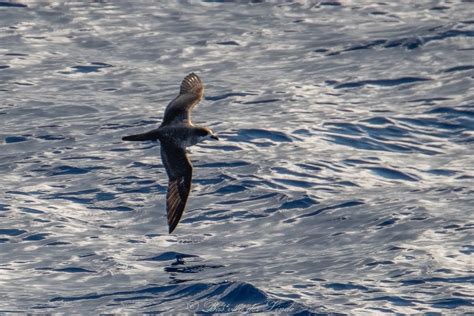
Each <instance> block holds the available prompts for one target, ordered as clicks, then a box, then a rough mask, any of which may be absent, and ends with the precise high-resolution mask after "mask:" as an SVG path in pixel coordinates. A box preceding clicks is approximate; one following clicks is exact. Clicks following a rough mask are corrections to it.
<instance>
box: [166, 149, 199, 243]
mask: <svg viewBox="0 0 474 316" xmlns="http://www.w3.org/2000/svg"><path fill="white" fill-rule="evenodd" d="M161 159H162V160H163V165H164V166H165V169H166V173H167V174H168V179H169V182H168V192H167V193H166V213H167V216H168V226H169V233H170V234H171V233H172V232H173V230H174V229H175V228H176V226H177V225H178V223H179V220H180V219H181V215H183V211H184V208H185V206H186V201H187V200H188V195H189V191H190V190H191V179H192V176H193V167H192V165H191V162H190V161H189V159H188V157H187V156H186V151H185V149H183V148H179V147H176V146H175V145H173V144H170V143H165V142H162V143H161Z"/></svg>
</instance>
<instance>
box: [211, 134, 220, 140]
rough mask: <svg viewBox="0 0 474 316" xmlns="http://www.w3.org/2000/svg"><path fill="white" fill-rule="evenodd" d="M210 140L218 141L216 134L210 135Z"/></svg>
mask: <svg viewBox="0 0 474 316" xmlns="http://www.w3.org/2000/svg"><path fill="white" fill-rule="evenodd" d="M211 138H212V139H215V140H219V137H217V135H216V134H213V135H211Z"/></svg>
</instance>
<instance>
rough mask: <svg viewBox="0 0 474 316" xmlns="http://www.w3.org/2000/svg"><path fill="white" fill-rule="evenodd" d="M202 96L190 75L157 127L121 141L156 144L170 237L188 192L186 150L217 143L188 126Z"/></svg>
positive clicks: (189, 175)
mask: <svg viewBox="0 0 474 316" xmlns="http://www.w3.org/2000/svg"><path fill="white" fill-rule="evenodd" d="M203 93H204V86H203V84H202V81H201V79H200V78H199V77H198V76H197V75H196V74H195V73H190V74H189V75H187V76H186V77H185V78H184V79H183V81H182V82H181V86H180V89H179V94H178V96H177V97H176V98H175V99H174V100H173V101H171V102H170V103H169V104H168V106H167V107H166V110H165V116H164V117H163V122H162V123H161V125H160V127H158V128H157V129H154V130H152V131H149V132H147V133H143V134H137V135H131V136H125V137H123V138H122V140H128V141H145V140H153V141H156V140H159V141H160V143H161V160H162V161H163V165H164V166H165V169H166V173H167V174H168V179H169V181H168V191H167V193H166V213H167V217H168V227H169V233H170V234H171V233H172V232H173V230H174V229H175V228H176V225H178V223H179V220H180V219H181V215H183V211H184V208H185V206H186V201H187V200H188V195H189V191H190V189H191V178H192V175H193V166H192V164H191V161H189V158H188V156H187V155H186V148H187V147H189V146H193V145H196V144H197V143H199V142H201V141H203V140H206V139H215V140H219V138H218V137H217V135H216V134H214V133H213V132H212V131H211V130H210V129H209V128H207V127H200V126H194V125H193V123H192V122H191V111H192V109H193V108H194V107H195V106H196V104H198V103H199V101H200V100H201V98H202V96H203Z"/></svg>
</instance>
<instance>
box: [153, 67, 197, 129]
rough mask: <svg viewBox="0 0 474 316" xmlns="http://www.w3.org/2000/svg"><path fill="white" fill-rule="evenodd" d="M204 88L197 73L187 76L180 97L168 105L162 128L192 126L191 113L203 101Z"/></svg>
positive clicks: (182, 84) (182, 83)
mask: <svg viewBox="0 0 474 316" xmlns="http://www.w3.org/2000/svg"><path fill="white" fill-rule="evenodd" d="M203 93H204V86H203V85H202V81H201V79H199V77H198V75H196V74H195V73H190V74H189V75H187V76H186V77H185V78H184V79H183V82H181V87H180V89H179V95H178V96H177V97H176V98H175V99H174V100H173V101H171V102H170V104H168V106H167V107H166V110H165V116H164V118H163V123H161V126H166V125H171V124H179V123H189V124H191V111H192V109H193V108H194V106H196V104H198V102H199V101H200V100H201V98H202V96H203Z"/></svg>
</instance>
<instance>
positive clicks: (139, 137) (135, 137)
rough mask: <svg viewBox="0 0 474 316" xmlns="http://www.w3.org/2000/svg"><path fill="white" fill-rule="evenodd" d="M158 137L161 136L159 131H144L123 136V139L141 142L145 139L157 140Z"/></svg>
mask: <svg viewBox="0 0 474 316" xmlns="http://www.w3.org/2000/svg"><path fill="white" fill-rule="evenodd" d="M158 138H159V135H158V133H157V132H154V131H152V132H148V133H143V134H137V135H130V136H125V137H122V140H127V141H132V142H140V141H144V140H157V139H158Z"/></svg>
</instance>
